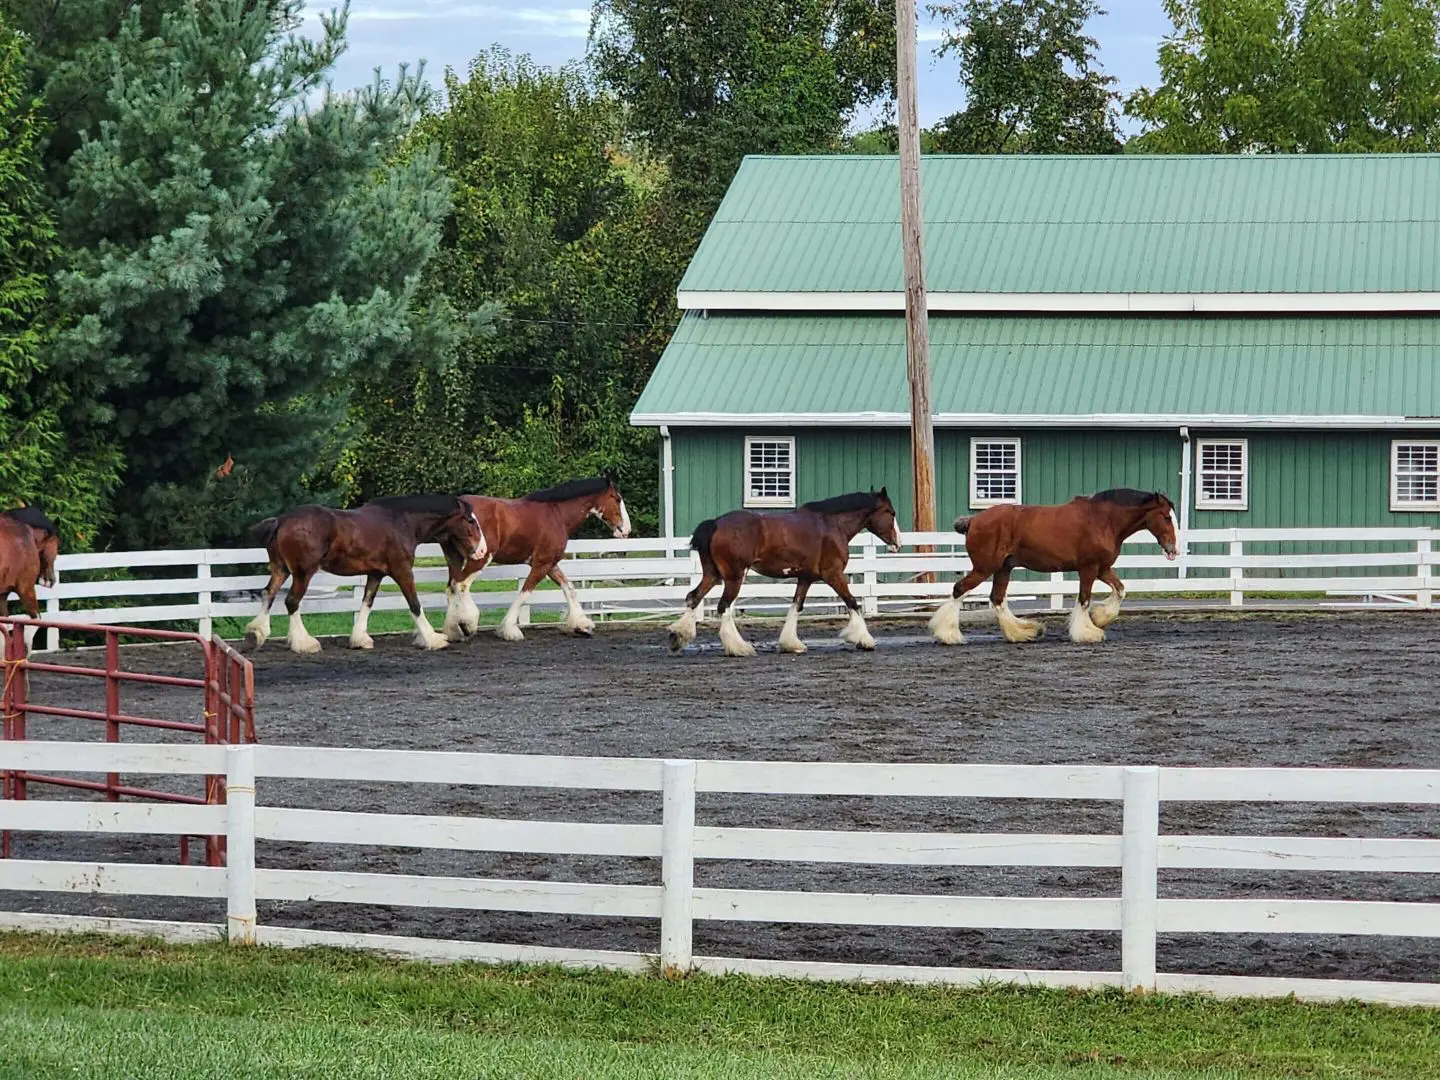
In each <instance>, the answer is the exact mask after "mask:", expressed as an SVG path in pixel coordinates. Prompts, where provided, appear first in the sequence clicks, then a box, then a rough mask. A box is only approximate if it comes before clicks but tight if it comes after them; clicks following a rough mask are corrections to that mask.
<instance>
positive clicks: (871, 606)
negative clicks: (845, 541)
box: [860, 535, 880, 618]
mask: <svg viewBox="0 0 1440 1080" xmlns="http://www.w3.org/2000/svg"><path fill="white" fill-rule="evenodd" d="M879 550H880V549H879V548H877V547H876V546H875V541H874V539H873V538H872V537H870V536H868V535H867V536H866V538H865V547H864V549H863V556H864V559H865V585H864V590H863V591H862V592H861V594H860V595H861V601H860V610H861V612H862V613H863V614H864V615H865V617H866V618H869V617H870V616H872V615H878V614H880V598H879V596H878V595H877V592H876V589H875V586H876V585H877V584H878V583H879V578H880V575H879V574H877V573H876V572H875V560H876V557H877V553H878V552H879Z"/></svg>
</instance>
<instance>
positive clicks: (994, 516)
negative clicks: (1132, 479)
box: [930, 488, 1179, 645]
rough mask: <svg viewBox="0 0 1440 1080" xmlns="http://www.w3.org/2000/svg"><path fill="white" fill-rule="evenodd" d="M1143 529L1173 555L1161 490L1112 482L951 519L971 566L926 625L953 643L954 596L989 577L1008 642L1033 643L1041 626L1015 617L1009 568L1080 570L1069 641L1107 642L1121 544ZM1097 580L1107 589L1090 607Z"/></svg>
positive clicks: (1116, 606)
mask: <svg viewBox="0 0 1440 1080" xmlns="http://www.w3.org/2000/svg"><path fill="white" fill-rule="evenodd" d="M1142 529H1148V530H1149V532H1150V534H1151V535H1152V536H1154V537H1155V540H1156V542H1157V543H1159V545H1160V547H1161V549H1162V550H1163V551H1164V552H1165V557H1166V558H1167V559H1174V558H1175V557H1176V555H1178V554H1179V551H1178V549H1177V548H1176V544H1175V507H1174V506H1173V505H1172V504H1171V502H1170V500H1169V498H1167V497H1166V496H1165V494H1164V493H1163V492H1159V491H1136V490H1135V489H1134V488H1112V489H1110V490H1109V491H1101V492H1098V493H1097V494H1095V495H1091V496H1088V497H1087V496H1084V495H1077V496H1076V497H1075V498H1073V499H1071V500H1070V501H1069V502H1068V503H1063V504H1061V505H1059V506H1024V505H1016V504H1013V503H1007V504H1004V505H1001V506H992V507H989V508H988V509H986V510H982V511H981V512H980V513H978V514H976V515H975V516H974V517H959V518H956V519H955V531H956V532H958V533H960V534H961V535H963V536H964V537H965V549H966V553H967V554H968V555H969V556H970V562H971V564H972V566H973V567H974V569H972V570H971V571H970V573H968V574H966V575H965V577H963V578H962V579H961V580H960V581H958V582H956V584H955V589H954V591H953V592H952V593H951V596H950V599H949V600H947V601H945V603H943V604H941V605H940V610H938V611H937V612H935V614H934V615H933V616H932V617H931V619H930V631H931V633H932V634H933V635H934V637H935V640H936V641H938V642H940V643H941V644H942V645H959V644H961V643H962V642H963V641H964V640H965V638H964V635H962V634H961V633H960V598H961V597H962V596H964V595H965V594H966V593H967V592H969V591H970V590H971V589H973V588H975V586H977V585H979V584H980V583H981V582H982V581H984V580H985V579H986V578H988V577H992V576H993V577H994V579H995V580H994V583H993V584H992V585H991V587H990V606H991V607H992V608H993V609H994V611H995V617H996V619H997V620H998V621H999V623H1000V632H1001V633H1002V634H1004V635H1005V640H1006V641H1033V640H1034V639H1035V638H1037V637H1039V636H1040V635H1041V633H1042V632H1043V630H1044V628H1043V627H1042V626H1041V625H1040V624H1039V623H1038V622H1035V621H1034V620H1032V619H1021V618H1017V617H1016V616H1015V615H1014V614H1012V613H1011V611H1010V605H1009V604H1008V603H1007V602H1006V600H1005V590H1006V589H1007V588H1008V587H1009V584H1010V574H1011V572H1012V571H1013V570H1015V569H1016V568H1017V567H1018V568H1020V569H1024V570H1038V571H1040V572H1041V573H1055V572H1057V571H1062V570H1073V571H1075V572H1077V573H1078V574H1079V575H1080V595H1079V597H1077V598H1076V602H1075V607H1074V608H1073V609H1072V610H1071V612H1070V640H1071V641H1078V642H1082V643H1086V644H1090V643H1095V642H1100V641H1104V640H1105V627H1107V626H1109V625H1110V624H1111V623H1112V622H1114V621H1115V618H1116V616H1118V615H1119V614H1120V602H1121V601H1122V600H1124V598H1125V586H1124V585H1122V584H1121V583H1120V579H1119V578H1118V577H1116V576H1115V571H1114V569H1113V567H1114V565H1115V560H1116V559H1118V558H1119V557H1120V545H1121V544H1122V543H1123V542H1124V541H1125V539H1126V538H1127V537H1129V536H1132V535H1133V534H1135V533H1137V532H1139V531H1140V530H1142ZM1097 577H1098V578H1099V579H1100V580H1101V581H1103V582H1105V584H1106V585H1108V586H1110V595H1109V596H1108V597H1106V598H1105V600H1104V602H1103V603H1101V604H1100V605H1098V606H1097V607H1096V608H1095V609H1094V610H1093V611H1092V610H1091V609H1090V592H1091V589H1092V587H1093V586H1094V584H1095V579H1096V578H1097Z"/></svg>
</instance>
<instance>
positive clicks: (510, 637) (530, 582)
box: [495, 564, 549, 641]
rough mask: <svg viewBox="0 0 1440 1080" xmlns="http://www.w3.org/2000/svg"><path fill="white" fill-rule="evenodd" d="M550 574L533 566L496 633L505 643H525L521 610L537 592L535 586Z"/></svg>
mask: <svg viewBox="0 0 1440 1080" xmlns="http://www.w3.org/2000/svg"><path fill="white" fill-rule="evenodd" d="M548 573H549V571H548V570H546V569H543V568H537V567H535V566H534V565H533V564H532V565H531V567H530V573H528V574H526V575H525V581H524V583H523V584H522V585H521V586H520V589H519V591H518V592H517V593H516V594H515V599H514V600H513V601H512V602H511V604H510V609H509V610H508V611H506V612H505V618H504V619H503V620H502V621H501V623H500V628H499V629H498V630H496V631H495V633H496V635H497V636H498V637H500V638H501V639H502V640H504V641H524V640H525V635H524V634H523V633H522V632H521V630H520V609H521V608H522V607H524V606H525V603H526V601H528V600H529V599H530V594H531V593H533V592H534V591H535V586H536V585H538V584H540V579H541V578H543V577H545V576H546V575H547V574H548Z"/></svg>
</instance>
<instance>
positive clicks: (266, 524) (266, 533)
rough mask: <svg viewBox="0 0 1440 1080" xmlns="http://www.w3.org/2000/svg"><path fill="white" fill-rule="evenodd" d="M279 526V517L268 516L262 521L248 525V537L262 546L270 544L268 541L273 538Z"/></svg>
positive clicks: (265, 546) (266, 546)
mask: <svg viewBox="0 0 1440 1080" xmlns="http://www.w3.org/2000/svg"><path fill="white" fill-rule="evenodd" d="M279 528H280V518H279V517H278V516H277V517H268V518H266V519H265V520H264V521H257V522H256V523H255V524H254V525H251V526H250V529H249V533H250V539H251V540H253V541H255V543H257V544H259V545H260V546H261V547H263V548H268V547H269V546H270V541H271V540H274V539H275V533H276V532H277V531H278V530H279Z"/></svg>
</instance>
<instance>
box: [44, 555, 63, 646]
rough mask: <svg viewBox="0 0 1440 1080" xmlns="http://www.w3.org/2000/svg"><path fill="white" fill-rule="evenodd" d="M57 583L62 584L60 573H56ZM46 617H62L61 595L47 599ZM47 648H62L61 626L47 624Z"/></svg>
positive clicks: (55, 618) (54, 618)
mask: <svg viewBox="0 0 1440 1080" xmlns="http://www.w3.org/2000/svg"><path fill="white" fill-rule="evenodd" d="M55 584H56V585H59V584H60V573H59V571H56V573H55ZM45 618H47V619H50V620H52V621H53V620H57V619H59V618H60V597H58V596H55V595H51V597H50V599H48V600H46V601H45ZM45 648H47V649H49V650H50V651H51V652H57V651H58V650H59V648H60V628H59V627H58V626H47V627H46V628H45Z"/></svg>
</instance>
